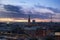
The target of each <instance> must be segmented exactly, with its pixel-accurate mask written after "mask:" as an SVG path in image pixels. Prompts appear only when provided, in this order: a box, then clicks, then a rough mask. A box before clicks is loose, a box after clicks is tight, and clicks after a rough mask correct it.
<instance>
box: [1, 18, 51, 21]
mask: <svg viewBox="0 0 60 40" xmlns="http://www.w3.org/2000/svg"><path fill="white" fill-rule="evenodd" d="M32 20H35V21H36V22H49V21H50V20H47V19H44V20H43V19H38V18H35V19H31V22H32ZM0 22H28V20H27V19H14V18H0Z"/></svg>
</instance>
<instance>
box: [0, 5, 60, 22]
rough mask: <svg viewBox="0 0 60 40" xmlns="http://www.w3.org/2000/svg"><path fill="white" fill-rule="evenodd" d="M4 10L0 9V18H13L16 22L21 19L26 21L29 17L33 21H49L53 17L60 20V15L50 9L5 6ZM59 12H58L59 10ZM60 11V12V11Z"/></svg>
mask: <svg viewBox="0 0 60 40" xmlns="http://www.w3.org/2000/svg"><path fill="white" fill-rule="evenodd" d="M2 9H3V10H1V8H0V10H1V11H0V18H13V19H14V20H15V19H17V21H19V19H20V20H21V19H22V20H24V19H25V20H26V19H27V18H28V15H30V16H31V19H34V18H36V19H39V20H41V19H42V20H47V19H49V20H50V19H51V15H53V18H57V19H60V18H59V17H60V13H58V12H55V11H53V10H52V9H54V8H52V9H50V8H48V7H44V6H41V7H38V8H37V7H33V8H25V9H24V8H23V7H22V6H14V5H4V7H2ZM57 11H58V10H57ZM59 11H60V10H59Z"/></svg>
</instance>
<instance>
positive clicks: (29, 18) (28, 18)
mask: <svg viewBox="0 0 60 40" xmlns="http://www.w3.org/2000/svg"><path fill="white" fill-rule="evenodd" d="M28 23H29V24H30V15H28Z"/></svg>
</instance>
